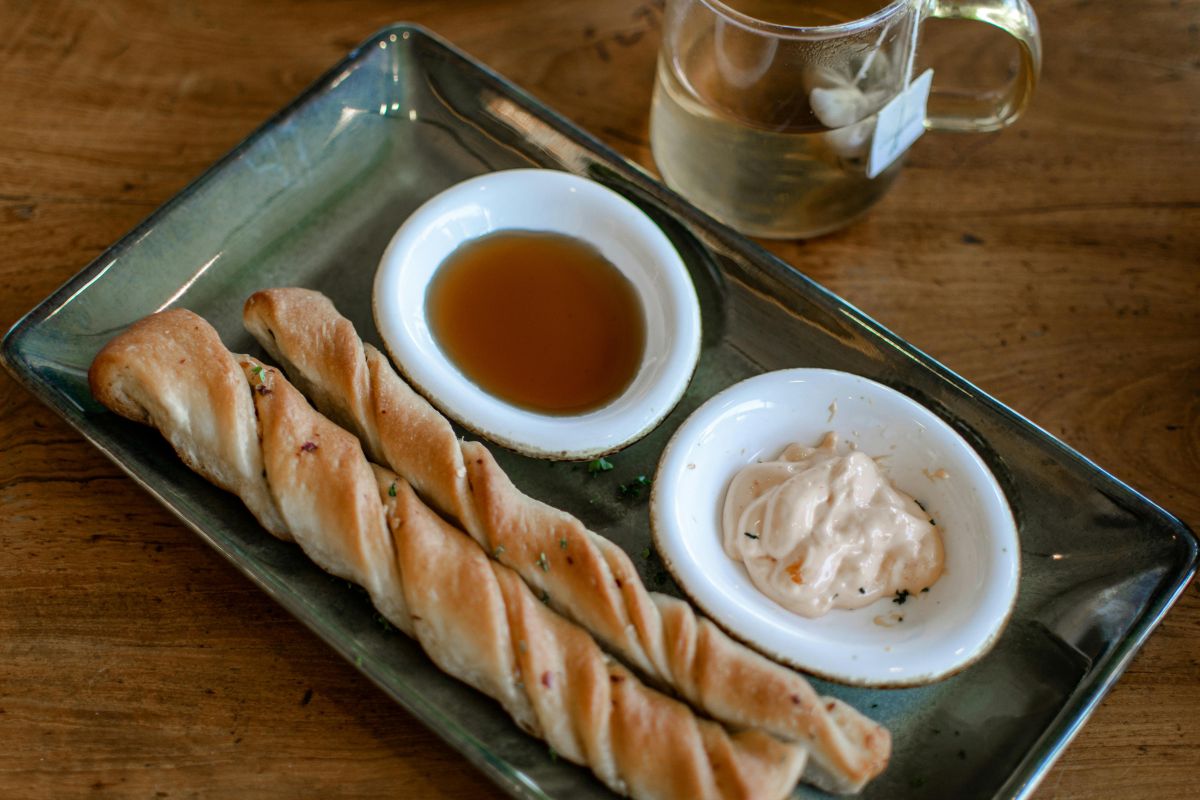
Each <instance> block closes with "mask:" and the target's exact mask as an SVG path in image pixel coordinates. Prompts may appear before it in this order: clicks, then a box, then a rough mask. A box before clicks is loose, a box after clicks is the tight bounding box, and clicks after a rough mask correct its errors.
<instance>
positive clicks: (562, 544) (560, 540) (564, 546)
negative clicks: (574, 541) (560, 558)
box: [558, 536, 567, 550]
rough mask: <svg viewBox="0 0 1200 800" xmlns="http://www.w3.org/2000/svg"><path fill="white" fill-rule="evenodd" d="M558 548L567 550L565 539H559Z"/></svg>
mask: <svg viewBox="0 0 1200 800" xmlns="http://www.w3.org/2000/svg"><path fill="white" fill-rule="evenodd" d="M558 546H559V547H561V548H562V549H563V550H566V549H567V537H565V536H564V537H562V538H561V539H559V540H558Z"/></svg>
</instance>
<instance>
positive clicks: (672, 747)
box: [89, 310, 806, 798]
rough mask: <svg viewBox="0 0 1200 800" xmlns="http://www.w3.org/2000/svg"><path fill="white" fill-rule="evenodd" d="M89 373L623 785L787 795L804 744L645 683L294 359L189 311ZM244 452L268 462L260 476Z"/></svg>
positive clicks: (480, 682) (526, 723) (176, 313)
mask: <svg viewBox="0 0 1200 800" xmlns="http://www.w3.org/2000/svg"><path fill="white" fill-rule="evenodd" d="M89 379H90V382H91V386H92V390H93V393H94V394H95V395H96V397H97V399H99V400H100V402H102V403H104V404H105V405H107V406H108V407H109V408H111V409H113V410H114V411H116V412H118V413H120V414H123V415H125V416H128V417H130V418H131V419H135V420H138V421H142V422H147V423H149V424H151V425H153V426H154V427H156V428H158V429H159V430H160V431H161V432H162V433H163V434H164V435H165V436H166V437H167V439H168V441H170V442H171V444H172V445H173V446H174V447H175V449H176V451H177V452H178V453H179V454H180V455H181V456H182V457H184V458H185V460H187V461H188V463H189V465H190V466H192V467H193V468H194V469H196V471H197V472H200V473H201V474H202V475H204V476H205V477H210V476H214V475H217V476H235V477H225V478H224V483H223V484H222V486H223V487H224V488H227V489H229V490H230V491H232V492H234V493H236V494H238V495H239V496H240V497H241V498H242V500H243V501H244V502H245V503H246V505H247V507H248V508H250V509H251V511H252V513H254V514H255V515H256V516H260V515H261V516H260V519H262V520H263V521H264V523H265V521H266V520H267V519H269V520H271V521H272V522H276V523H280V526H281V527H279V528H277V529H276V530H275V531H274V532H275V533H276V534H277V535H280V536H283V537H285V538H291V539H294V540H295V541H296V542H297V543H298V544H299V545H300V546H301V548H303V550H304V552H305V553H306V554H307V555H308V556H309V557H310V558H312V559H313V561H315V562H316V563H317V564H318V565H319V566H321V567H322V568H324V569H326V570H328V571H329V572H331V573H333V574H335V575H338V576H340V577H342V578H345V579H346V580H350V581H353V582H355V583H357V584H359V585H361V586H363V587H364V588H366V589H367V591H368V593H369V595H370V597H371V599H372V602H373V603H374V604H375V606H376V607H377V608H378V609H379V611H380V612H381V613H382V614H383V616H384V617H385V618H387V619H388V620H389V621H390V622H392V623H393V624H395V625H396V626H397V627H398V628H399V629H400V630H402V631H404V632H405V633H407V634H408V635H410V636H413V637H414V638H416V639H417V641H418V642H419V643H420V644H421V646H422V647H423V648H424V649H425V651H426V652H427V653H428V654H429V656H430V657H431V658H432V659H433V661H434V662H435V663H436V664H437V665H438V666H439V667H441V668H442V669H443V670H445V671H446V672H448V673H449V674H451V675H453V676H454V677H457V678H459V679H460V680H462V681H464V682H466V683H468V684H469V685H471V686H473V687H475V688H476V689H479V690H480V691H482V692H484V693H485V694H487V695H489V696H490V697H493V698H495V699H496V700H498V701H499V702H500V703H501V704H502V705H503V707H504V708H505V709H506V710H507V711H508V712H509V713H510V714H511V715H512V717H513V719H514V720H516V722H517V723H518V725H520V726H521V727H522V728H523V729H524V730H527V731H529V732H530V733H532V734H534V735H537V736H540V737H542V738H544V739H545V740H546V741H547V742H548V743H549V745H550V746H551V747H552V748H553V749H554V750H555V751H556V752H558V753H559V754H560V755H562V756H563V757H564V758H567V759H569V760H571V761H574V762H576V763H579V764H583V765H586V766H588V767H590V768H591V769H592V771H593V772H594V773H595V774H596V776H597V777H598V778H600V780H602V781H603V782H604V783H605V784H606V785H607V786H609V787H610V788H611V789H613V790H614V791H616V792H619V793H622V794H629V795H631V796H633V797H639V798H692V797H696V798H758V797H763V798H782V797H784V796H786V795H787V793H788V792H789V791H790V790H791V788H792V787H793V786H794V785H795V782H796V780H797V779H798V777H799V775H800V772H801V771H802V769H803V765H804V760H805V757H806V752H805V750H804V749H803V748H802V747H799V746H796V745H793V744H787V743H784V742H780V741H778V740H776V739H774V738H773V737H771V736H769V735H768V734H765V733H763V732H761V731H742V732H737V733H730V732H728V731H726V730H725V729H724V728H722V727H721V726H720V725H719V724H717V723H714V722H710V721H707V720H702V719H699V718H698V717H697V716H696V715H695V714H694V713H693V712H692V711H691V710H690V709H689V708H688V707H687V706H685V705H683V704H682V703H680V702H679V701H677V700H673V699H671V698H669V697H667V696H665V695H663V694H660V693H659V692H656V691H655V690H653V689H650V688H648V687H646V686H645V685H643V684H642V683H640V682H639V681H638V679H637V678H636V677H635V676H634V675H633V674H632V673H631V672H629V671H628V670H627V669H626V668H625V667H623V666H621V665H620V664H619V663H617V662H615V661H613V660H612V659H611V658H609V657H608V656H606V655H605V654H604V653H603V651H602V650H601V649H600V648H599V646H598V645H597V644H596V643H595V642H594V641H593V640H592V638H591V636H590V635H588V633H587V632H586V631H584V630H583V629H582V628H580V627H579V626H577V625H575V624H573V623H571V622H568V621H567V620H565V619H563V618H562V617H560V616H558V615H557V614H555V613H554V612H553V611H551V610H550V609H549V608H548V607H546V605H545V604H544V603H542V602H541V601H540V600H539V599H538V598H537V597H536V596H535V595H534V594H533V592H532V590H530V589H529V587H527V586H526V585H525V584H524V583H523V582H522V581H521V579H520V578H519V577H518V576H517V575H516V574H514V573H513V572H512V571H511V570H510V569H508V568H506V567H504V566H501V565H500V564H497V563H496V562H495V561H493V560H491V559H489V558H488V557H487V555H486V554H485V553H484V552H483V551H482V550H481V549H480V548H479V546H478V545H477V544H475V542H474V541H472V540H471V539H470V538H469V537H468V536H466V535H465V534H464V533H462V532H461V531H458V530H457V529H455V528H453V527H452V526H451V525H450V524H449V523H447V522H445V521H444V520H442V519H441V518H440V517H438V516H437V515H436V514H434V513H433V512H432V511H430V510H429V509H428V508H427V507H426V506H425V505H424V504H423V503H422V502H421V501H420V500H419V499H418V498H417V496H416V494H415V493H414V492H413V490H412V489H411V488H410V487H409V485H408V484H407V483H405V482H404V480H403V479H402V478H400V477H399V476H398V475H396V474H395V473H393V472H391V471H389V470H385V469H383V468H381V467H377V466H373V465H371V464H369V463H368V461H367V460H366V457H365V456H364V455H363V451H362V448H361V446H360V444H359V442H358V440H357V439H355V438H354V436H353V435H351V434H350V433H348V432H346V431H345V430H343V429H341V428H339V427H338V426H337V425H335V424H334V423H332V422H330V421H329V420H328V419H326V418H325V417H323V416H321V415H320V414H319V413H318V412H316V411H315V410H313V409H312V407H311V406H309V405H308V403H307V402H306V401H305V399H304V397H303V396H302V395H301V394H300V393H299V392H298V391H297V390H296V389H295V388H294V387H292V386H291V385H290V384H289V383H288V382H287V380H286V379H285V378H284V377H283V376H282V374H280V373H279V372H278V370H275V369H273V368H270V367H267V366H264V365H262V364H260V363H258V362H257V361H255V360H254V359H251V358H248V357H246V356H234V355H232V354H230V353H229V352H228V351H226V350H225V348H224V347H223V346H222V345H221V342H220V340H219V338H218V337H217V334H216V331H214V330H213V329H212V328H211V327H210V326H209V325H208V324H207V323H206V322H204V320H202V319H200V318H199V317H197V316H195V315H194V314H192V313H191V312H188V311H184V310H173V311H167V312H164V313H161V314H157V315H155V316H153V317H149V318H147V319H145V320H142V321H141V322H139V323H136V324H135V325H134V326H132V327H131V328H130V329H129V330H128V331H126V332H125V333H123V334H121V335H120V336H118V337H117V338H116V339H115V340H113V341H112V342H110V343H109V345H108V346H106V347H105V348H104V350H103V351H102V352H101V354H100V355H99V356H97V358H96V360H95V362H94V363H93V366H92V369H91V371H90V373H89ZM227 437H237V438H239V439H240V441H239V442H237V443H236V444H233V443H229V442H224V441H222V440H223V439H224V438H227ZM243 464H261V465H262V466H261V468H260V471H259V472H256V473H254V474H253V475H250V474H248V473H247V472H246V471H245V470H244V469H243V468H242V465H243ZM210 479H211V478H210ZM264 487H265V490H266V495H265V496H266V498H267V500H268V501H269V503H270V506H269V508H268V507H264V506H263V505H262V502H263V494H262V492H263V489H264ZM264 509H265V510H264Z"/></svg>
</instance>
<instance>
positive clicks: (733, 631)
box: [649, 367, 1021, 689]
mask: <svg viewBox="0 0 1200 800" xmlns="http://www.w3.org/2000/svg"><path fill="white" fill-rule="evenodd" d="M799 378H803V379H806V382H813V383H816V382H820V381H822V380H828V379H832V380H837V381H845V380H850V381H852V382H853V383H854V384H855V385H856V388H857V389H863V388H865V389H866V390H867V391H869V392H874V393H876V394H877V395H878V396H884V395H889V396H892V397H893V398H895V399H897V400H899V401H900V403H901V404H902V405H904V406H906V407H909V408H912V409H913V412H914V414H916V415H917V416H918V417H919V418H920V422H922V423H927V424H929V425H935V426H937V427H938V428H940V429H941V430H942V432H943V433H945V434H949V435H950V437H952V441H954V442H955V447H956V449H957V450H958V451H959V452H960V453H962V454H963V455H964V456H965V457H966V458H967V459H968V460H969V461H970V462H971V463H972V464H973V465H975V466H976V467H977V468H978V469H977V474H978V475H980V476H981V477H982V478H983V482H984V485H983V486H982V487H978V488H981V489H982V490H986V493H987V495H988V496H989V497H990V498H991V499H992V500H994V501H995V502H996V503H997V508H996V510H997V511H998V512H999V513H1000V518H999V520H993V518H992V517H991V516H990V515H987V516H988V519H989V520H990V521H995V522H997V524H994V525H993V524H988V525H986V526H985V527H986V530H985V535H986V537H987V539H989V540H991V539H993V538H995V537H997V535H999V537H1000V539H999V541H1000V542H1001V543H1005V544H1006V547H1004V548H1002V552H1003V553H1004V558H1003V559H1002V560H1001V562H1000V564H999V565H998V566H997V567H996V568H994V569H993V570H991V572H992V573H999V572H1002V573H1003V575H1001V576H999V577H994V578H993V580H992V583H994V584H999V585H998V586H995V587H993V591H1004V594H1003V595H1002V601H1003V607H1002V609H1001V610H999V611H998V612H996V613H993V614H992V616H990V617H989V618H988V621H989V626H988V629H987V631H986V635H984V636H982V637H981V638H979V639H978V641H977V642H976V643H975V644H974V645H973V647H972V649H971V651H970V652H969V653H966V654H965V655H964V656H960V657H958V658H947V659H945V660H944V661H945V663H944V665H943V666H940V667H938V668H937V669H931V670H926V671H925V672H921V673H915V674H910V675H904V676H900V677H895V676H890V677H873V676H872V675H870V674H867V672H866V671H864V670H861V668H860V670H858V671H854V670H849V669H846V670H844V671H840V670H834V669H831V668H829V667H828V666H819V665H818V666H814V664H813V663H811V662H810V661H808V660H806V659H805V658H803V657H802V656H801V657H797V656H796V655H794V654H793V653H791V652H788V651H786V649H784V648H781V647H779V646H778V645H775V644H773V643H772V642H770V641H767V640H765V638H764V637H759V636H756V635H753V633H748V632H747V629H745V628H743V627H741V626H739V625H738V624H737V622H739V621H740V617H741V614H740V612H739V611H738V609H737V608H736V607H734V606H733V605H732V604H729V603H724V602H721V600H720V596H718V599H717V600H713V599H712V598H711V597H710V596H709V595H710V594H711V593H709V592H705V591H704V586H700V587H697V586H696V585H693V584H692V582H691V580H690V578H689V575H688V574H687V572H686V570H685V569H683V568H681V566H680V564H677V563H676V558H674V557H673V555H672V554H673V553H675V554H678V553H686V552H687V549H686V548H683V547H679V548H673V547H671V546H670V542H671V541H672V540H675V541H681V540H682V536H683V533H682V531H681V529H680V526H678V525H677V524H676V519H675V517H674V516H673V515H672V514H670V513H667V512H666V511H664V508H667V507H669V506H672V505H673V504H674V503H675V498H674V494H675V492H676V489H677V486H678V483H679V480H678V479H679V477H680V476H681V475H682V473H683V471H684V470H685V469H687V459H686V455H687V453H688V451H689V450H690V449H691V447H692V446H693V445H694V443H695V442H694V441H693V437H694V435H695V434H698V433H702V432H703V431H705V430H708V429H710V428H711V426H712V425H713V424H717V423H719V422H721V421H725V422H727V421H728V420H727V418H726V419H725V420H722V419H721V417H722V414H721V413H719V412H720V411H721V410H722V407H723V406H725V405H726V404H728V403H729V401H730V399H731V398H734V397H737V395H738V394H739V393H743V392H746V391H748V389H750V388H754V389H757V388H758V387H760V386H762V385H764V384H767V385H772V386H776V387H778V386H786V385H787V384H789V383H791V382H793V381H794V380H795V379H799ZM823 410H824V409H822V411H823ZM710 416H712V417H713V419H708V418H709V417H710ZM786 444H787V442H786V441H782V440H781V441H780V442H779V447H780V448H782V447H783V446H785V445H786ZM972 485H976V484H975V482H974V481H973V482H972ZM723 497H724V495H723V494H722V495H721V496H720V497H719V498H717V500H716V501H715V502H718V503H720V502H721V501H722V500H723ZM649 518H650V535H651V541H652V542H653V543H654V548H655V550H656V551H657V553H658V555H659V557H660V558H662V560H663V564H664V566H665V567H666V569H667V571H668V572H669V573H670V575H671V577H672V579H674V581H675V583H676V584H677V585H678V586H679V588H680V591H681V592H682V593H683V594H684V596H685V597H686V598H687V599H688V600H689V601H690V602H691V603H692V604H693V605H695V606H696V607H697V608H698V609H700V610H701V611H702V612H703V613H704V614H705V616H707V617H708V618H709V619H711V620H712V621H713V622H714V623H715V624H716V625H717V626H718V627H719V628H721V629H722V630H723V631H724V632H725V633H727V634H728V635H729V636H730V637H732V638H734V639H736V640H737V641H739V642H741V643H743V644H745V645H747V646H748V647H750V648H752V649H754V650H757V651H758V652H760V653H762V654H763V655H765V656H767V657H768V658H771V659H773V660H775V661H778V662H780V663H783V664H786V665H787V666H789V667H792V668H794V669H798V670H802V671H804V672H807V673H810V674H812V675H815V676H817V677H819V678H822V679H824V680H829V681H832V682H835V683H840V684H843V685H849V686H860V687H871V688H882V689H887V688H908V687H915V686H925V685H928V684H931V683H935V682H938V681H941V680H945V679H947V678H950V677H952V676H954V675H957V674H958V673H960V672H962V671H963V670H965V669H967V668H968V667H970V666H971V665H973V664H975V663H977V662H978V661H980V660H981V659H982V658H984V657H985V656H986V655H987V654H988V653H989V652H991V650H992V649H993V648H994V647H995V645H996V643H997V642H998V641H999V639H1000V636H1001V635H1002V634H1003V632H1004V630H1005V629H1006V627H1007V625H1008V622H1009V620H1010V619H1011V618H1012V615H1013V613H1014V610H1015V608H1016V602H1017V597H1018V594H1019V589H1020V573H1021V553H1020V532H1019V529H1018V526H1017V523H1016V519H1015V517H1014V516H1013V513H1012V508H1011V506H1010V504H1009V503H1008V499H1007V497H1006V495H1005V493H1004V490H1003V488H1002V486H1001V485H1000V483H999V481H998V480H997V479H996V477H995V475H994V474H993V473H992V472H991V470H990V469H989V468H988V467H987V464H986V463H985V462H984V461H983V459H982V458H981V457H980V455H979V453H978V452H976V450H975V449H974V448H973V447H971V445H970V444H969V443H968V442H967V441H966V440H965V439H964V438H963V437H962V436H961V434H959V433H958V432H957V431H956V430H954V428H953V427H952V426H950V424H949V423H947V422H946V421H945V420H944V419H942V418H941V417H939V416H938V415H937V414H935V413H934V412H933V411H932V410H931V409H929V408H928V407H926V406H925V405H923V404H921V403H919V402H917V401H916V400H914V399H913V398H911V397H909V396H907V395H905V394H904V393H903V392H900V391H898V390H896V389H893V388H891V387H889V386H885V385H884V384H882V383H879V382H877V381H874V380H871V379H870V378H866V377H863V376H861V375H857V374H855V373H851V372H846V371H843V370H836V369H827V368H815V367H814V368H810V367H796V368H789V369H781V370H773V371H770V372H764V373H760V374H758V375H754V376H751V377H749V378H745V379H743V380H741V381H738V382H737V383H734V384H732V385H731V386H729V387H726V388H725V389H723V390H722V391H720V392H718V393H717V394H715V395H713V396H712V397H710V398H709V399H708V400H707V401H706V402H705V403H703V404H702V405H700V406H699V407H698V408H697V409H696V410H695V411H693V412H692V414H691V415H689V416H688V418H687V419H686V420H684V422H683V423H682V424H681V425H680V426H679V428H678V429H676V431H675V433H674V434H673V435H672V437H671V439H670V441H668V443H667V445H666V447H664V448H663V451H662V454H661V455H660V457H659V461H658V465H657V469H656V471H655V476H654V481H653V484H652V487H651V495H650V511H649ZM701 525H702V526H703V527H704V528H705V531H706V532H708V528H709V525H708V524H707V523H701ZM711 533H712V534H713V535H715V536H720V530H719V526H713V529H712V531H711ZM672 537H673V538H672ZM721 556H722V557H725V558H727V556H725V555H724V552H723V549H722V552H721ZM697 567H698V568H700V569H703V566H702V565H697ZM739 569H741V566H740V565H739ZM1006 588H1007V590H1006V591H1005V589H1006ZM754 591H755V592H758V590H757V589H754ZM759 595H760V596H761V601H759V602H764V603H768V604H770V603H772V602H773V601H771V600H770V599H769V598H767V597H766V596H765V595H761V593H759ZM985 604H986V603H984V602H982V601H981V605H985ZM873 606H874V604H872V605H870V606H865V607H863V608H862V609H856V611H858V612H865V611H866V610H868V609H871V608H872V607H873ZM779 608H782V607H779ZM783 610H784V612H785V613H787V612H786V609H783ZM831 613H832V612H831ZM794 616H795V619H796V620H797V621H798V622H799V623H800V624H801V625H803V623H804V621H805V619H806V618H805V617H802V616H800V615H798V614H796V615H794ZM857 663H859V664H862V663H863V662H862V661H861V660H860V661H859V662H857Z"/></svg>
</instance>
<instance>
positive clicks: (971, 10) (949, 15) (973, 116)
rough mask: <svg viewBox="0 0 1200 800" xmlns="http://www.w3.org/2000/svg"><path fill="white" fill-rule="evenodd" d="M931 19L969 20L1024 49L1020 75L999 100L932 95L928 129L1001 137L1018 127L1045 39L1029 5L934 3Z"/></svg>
mask: <svg viewBox="0 0 1200 800" xmlns="http://www.w3.org/2000/svg"><path fill="white" fill-rule="evenodd" d="M927 16H929V17H934V18H937V19H970V20H976V21H978V22H986V23H988V24H989V25H995V26H996V27H997V28H999V29H1000V30H1002V31H1004V32H1005V33H1007V34H1009V35H1010V36H1012V37H1013V38H1014V39H1016V40H1017V44H1019V45H1020V51H1021V63H1020V66H1019V68H1018V69H1017V75H1016V77H1015V78H1013V80H1012V82H1011V83H1010V84H1009V85H1008V87H1007V89H1006V90H1003V92H1002V94H1001V95H1000V97H999V100H997V99H996V98H995V96H994V95H993V96H986V95H985V96H980V95H964V94H951V93H948V92H939V91H938V90H937V89H934V90H933V91H932V92H931V93H930V95H929V103H928V106H927V116H926V122H925V127H926V128H928V129H930V130H935V131H959V132H962V131H968V132H987V131H998V130H1000V129H1001V128H1004V127H1007V126H1009V125H1011V124H1012V123H1013V122H1014V121H1016V119H1017V117H1019V116H1020V115H1021V112H1022V111H1024V110H1025V106H1027V105H1028V104H1029V99H1030V98H1031V97H1032V96H1033V89H1034V87H1035V86H1037V81H1038V75H1039V74H1040V73H1041V71H1042V38H1041V35H1040V34H1039V33H1038V22H1037V16H1036V15H1035V14H1034V13H1033V8H1031V7H1030V5H1029V3H1028V2H1027V0H930V2H929V7H928V12H927Z"/></svg>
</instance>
